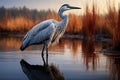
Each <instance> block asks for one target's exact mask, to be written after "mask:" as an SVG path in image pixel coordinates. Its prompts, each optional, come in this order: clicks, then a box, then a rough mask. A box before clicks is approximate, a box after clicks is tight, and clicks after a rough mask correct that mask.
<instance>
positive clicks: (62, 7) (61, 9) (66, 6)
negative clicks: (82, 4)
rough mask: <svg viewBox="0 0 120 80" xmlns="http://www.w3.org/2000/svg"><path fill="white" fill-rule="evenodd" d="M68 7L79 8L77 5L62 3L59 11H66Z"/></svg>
mask: <svg viewBox="0 0 120 80" xmlns="http://www.w3.org/2000/svg"><path fill="white" fill-rule="evenodd" d="M70 9H81V8H79V7H75V6H70V5H69V4H64V5H62V6H61V7H60V9H59V11H62V12H63V11H67V10H70Z"/></svg>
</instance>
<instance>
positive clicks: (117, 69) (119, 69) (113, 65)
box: [108, 56, 120, 80]
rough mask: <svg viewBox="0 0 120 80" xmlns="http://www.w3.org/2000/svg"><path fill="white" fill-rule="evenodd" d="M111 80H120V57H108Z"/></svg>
mask: <svg viewBox="0 0 120 80" xmlns="http://www.w3.org/2000/svg"><path fill="white" fill-rule="evenodd" d="M108 68H109V71H110V80H120V57H112V56H111V57H108Z"/></svg>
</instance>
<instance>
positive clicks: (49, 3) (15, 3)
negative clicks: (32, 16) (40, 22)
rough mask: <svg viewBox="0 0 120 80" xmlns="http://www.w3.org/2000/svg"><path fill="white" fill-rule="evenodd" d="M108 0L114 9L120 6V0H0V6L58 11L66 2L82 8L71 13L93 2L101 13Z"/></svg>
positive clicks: (76, 11)
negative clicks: (113, 5)
mask: <svg viewBox="0 0 120 80" xmlns="http://www.w3.org/2000/svg"><path fill="white" fill-rule="evenodd" d="M108 1H111V4H113V3H114V4H115V7H116V9H118V3H119V6H120V0H0V7H1V6H4V7H6V8H11V7H18V8H19V7H23V6H26V7H27V8H30V9H37V10H41V9H42V10H43V9H45V10H47V9H52V10H55V11H58V10H59V8H60V6H61V5H63V4H66V3H67V4H70V5H73V6H78V7H81V8H82V9H81V10H73V11H72V13H76V14H84V12H85V5H86V4H88V5H89V8H91V6H92V4H93V2H94V3H95V4H96V6H97V8H98V10H99V13H101V14H103V13H106V12H107V4H106V2H108ZM70 12H71V11H70Z"/></svg>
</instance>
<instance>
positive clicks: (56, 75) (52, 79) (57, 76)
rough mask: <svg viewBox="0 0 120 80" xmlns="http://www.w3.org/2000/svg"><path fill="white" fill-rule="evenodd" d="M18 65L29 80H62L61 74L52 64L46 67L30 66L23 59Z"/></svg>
mask: <svg viewBox="0 0 120 80" xmlns="http://www.w3.org/2000/svg"><path fill="white" fill-rule="evenodd" d="M20 64H21V67H22V70H23V72H24V73H25V74H26V76H27V77H28V79H29V80H64V77H63V75H62V73H61V72H60V71H59V70H58V68H57V67H56V66H55V65H53V64H51V65H48V66H43V65H31V64H29V63H27V62H26V61H25V60H23V59H22V60H21V61H20Z"/></svg>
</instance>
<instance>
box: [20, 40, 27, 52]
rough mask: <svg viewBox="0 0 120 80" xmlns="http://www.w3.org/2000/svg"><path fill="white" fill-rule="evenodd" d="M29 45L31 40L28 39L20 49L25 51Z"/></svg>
mask: <svg viewBox="0 0 120 80" xmlns="http://www.w3.org/2000/svg"><path fill="white" fill-rule="evenodd" d="M28 45H29V40H28V39H24V40H23V43H22V45H21V47H20V50H21V51H23V50H24V49H25V48H26V47H27V46H28Z"/></svg>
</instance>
